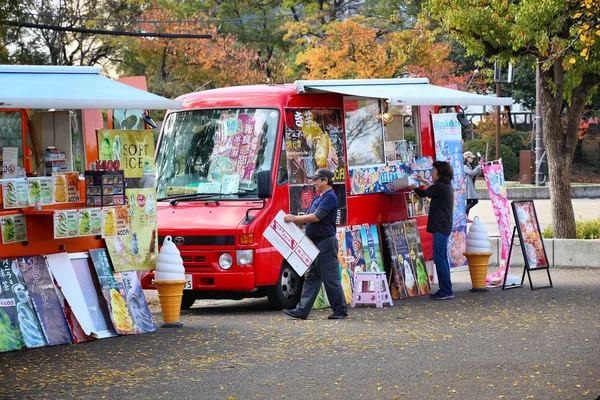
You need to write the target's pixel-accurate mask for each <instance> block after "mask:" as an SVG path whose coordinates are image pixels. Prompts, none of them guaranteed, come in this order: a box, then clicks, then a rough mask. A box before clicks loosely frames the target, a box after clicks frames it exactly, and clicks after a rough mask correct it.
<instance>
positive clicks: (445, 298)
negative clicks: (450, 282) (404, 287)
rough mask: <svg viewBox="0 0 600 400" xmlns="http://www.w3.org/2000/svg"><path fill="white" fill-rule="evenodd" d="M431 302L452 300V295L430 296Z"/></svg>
mask: <svg viewBox="0 0 600 400" xmlns="http://www.w3.org/2000/svg"><path fill="white" fill-rule="evenodd" d="M429 297H431V298H432V299H433V300H452V299H453V298H454V295H453V294H443V293H439V292H438V293H434V294H432V295H430V296H429Z"/></svg>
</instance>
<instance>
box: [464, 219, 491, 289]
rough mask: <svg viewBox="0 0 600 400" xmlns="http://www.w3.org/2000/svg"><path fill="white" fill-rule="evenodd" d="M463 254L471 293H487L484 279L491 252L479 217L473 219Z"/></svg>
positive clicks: (487, 237) (488, 240)
mask: <svg viewBox="0 0 600 400" xmlns="http://www.w3.org/2000/svg"><path fill="white" fill-rule="evenodd" d="M463 254H464V255H465V257H467V261H468V263H469V273H470V275H471V283H472V284H473V288H472V289H471V292H487V291H488V290H489V289H487V288H486V283H485V278H486V277H487V271H488V265H489V260H490V256H491V255H492V252H491V246H490V239H489V236H488V234H487V231H486V230H485V227H484V226H483V224H482V223H481V221H480V220H479V217H475V219H474V220H473V223H472V224H471V227H470V228H469V233H468V234H467V246H466V249H465V252H464V253H463Z"/></svg>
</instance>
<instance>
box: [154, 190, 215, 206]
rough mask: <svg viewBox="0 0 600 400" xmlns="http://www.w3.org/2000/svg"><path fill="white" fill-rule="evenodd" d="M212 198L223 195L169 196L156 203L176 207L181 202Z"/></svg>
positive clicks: (194, 194)
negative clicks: (164, 203)
mask: <svg viewBox="0 0 600 400" xmlns="http://www.w3.org/2000/svg"><path fill="white" fill-rule="evenodd" d="M211 196H221V193H189V194H180V195H177V196H167V197H161V198H159V199H157V200H156V201H168V202H169V203H171V205H172V206H176V205H177V203H179V202H180V201H181V200H188V199H189V200H193V199H203V198H205V197H211Z"/></svg>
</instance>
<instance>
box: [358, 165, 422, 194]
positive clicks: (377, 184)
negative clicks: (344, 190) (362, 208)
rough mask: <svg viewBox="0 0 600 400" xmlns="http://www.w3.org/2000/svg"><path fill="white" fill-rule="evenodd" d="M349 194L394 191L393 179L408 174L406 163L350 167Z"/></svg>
mask: <svg viewBox="0 0 600 400" xmlns="http://www.w3.org/2000/svg"><path fill="white" fill-rule="evenodd" d="M349 174H350V194H372V193H387V192H394V191H395V190H396V189H395V188H394V185H393V183H392V182H393V180H394V179H399V178H403V177H405V176H409V175H410V169H409V166H408V164H402V163H396V164H393V165H379V166H365V167H356V168H352V169H351V170H350V172H349Z"/></svg>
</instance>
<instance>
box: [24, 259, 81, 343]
mask: <svg viewBox="0 0 600 400" xmlns="http://www.w3.org/2000/svg"><path fill="white" fill-rule="evenodd" d="M19 267H20V268H21V272H22V273H23V280H24V281H25V284H26V285H27V288H28V289H29V294H30V296H31V300H32V302H33V307H34V309H35V313H36V314H37V316H38V319H39V321H40V323H41V325H42V329H43V331H44V336H45V337H46V342H47V343H48V344H49V345H51V346H53V345H57V344H67V343H71V342H72V341H73V338H72V336H71V330H70V329H69V325H68V324H67V320H66V319H65V314H64V312H63V309H62V306H61V305H60V301H59V299H58V296H57V295H56V290H55V288H54V282H53V278H52V275H50V270H49V269H48V267H47V266H46V260H45V259H44V257H42V256H34V257H25V258H23V259H22V260H20V262H19Z"/></svg>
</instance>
